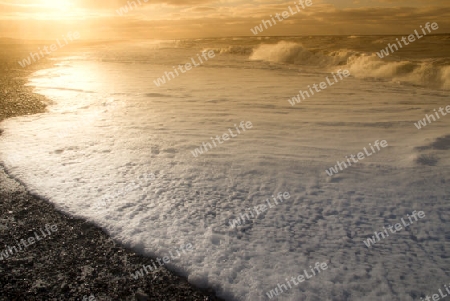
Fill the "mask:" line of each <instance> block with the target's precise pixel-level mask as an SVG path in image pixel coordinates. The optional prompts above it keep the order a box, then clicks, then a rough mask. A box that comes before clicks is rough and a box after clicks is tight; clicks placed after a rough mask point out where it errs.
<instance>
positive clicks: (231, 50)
mask: <svg viewBox="0 0 450 301" xmlns="http://www.w3.org/2000/svg"><path fill="white" fill-rule="evenodd" d="M208 50H214V52H215V53H220V54H237V55H250V54H251V53H252V52H253V46H228V47H217V48H205V49H203V50H202V51H208Z"/></svg>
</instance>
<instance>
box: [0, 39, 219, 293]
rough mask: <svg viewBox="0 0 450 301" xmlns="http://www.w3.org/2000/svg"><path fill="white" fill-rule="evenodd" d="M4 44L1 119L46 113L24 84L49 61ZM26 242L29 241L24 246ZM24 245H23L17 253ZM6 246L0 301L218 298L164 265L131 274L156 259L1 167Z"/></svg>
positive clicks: (0, 211) (0, 246) (0, 265)
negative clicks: (26, 60) (27, 60)
mask: <svg viewBox="0 0 450 301" xmlns="http://www.w3.org/2000/svg"><path fill="white" fill-rule="evenodd" d="M2 46H5V47H2V50H0V54H1V55H0V70H1V73H0V121H1V120H3V119H5V118H9V117H13V116H18V115H26V114H35V113H40V112H44V111H45V107H46V104H48V103H49V100H47V99H45V98H44V97H42V96H40V95H37V94H33V93H32V91H31V90H32V88H31V87H25V86H24V84H25V83H26V77H27V75H28V74H29V73H30V72H32V71H33V70H37V69H38V68H43V67H44V66H45V65H47V64H48V62H45V61H43V62H37V63H36V64H34V65H32V66H29V67H27V68H24V69H23V68H22V67H20V66H19V64H18V63H17V61H18V60H19V59H21V58H22V57H23V56H26V55H25V54H26V53H28V52H29V51H28V52H27V48H29V47H28V46H24V45H16V46H12V45H2ZM34 48H36V46H34ZM0 128H1V125H0ZM0 162H1V161H0ZM46 225H48V226H51V225H56V226H57V231H55V232H52V231H50V230H49V232H46V230H45V226H46ZM41 229H43V230H41ZM42 231H44V233H47V236H46V237H43V235H44V234H43V233H42ZM48 233H50V234H48ZM30 237H33V238H35V239H34V240H35V241H34V243H30V242H29V238H30ZM38 237H40V240H38ZM21 239H25V240H26V241H28V242H26V244H27V245H28V246H27V247H26V248H25V247H24V245H23V244H22V243H20V240H21ZM32 241H33V240H32ZM19 243H20V246H21V248H24V250H22V251H20V250H19ZM8 246H9V247H11V249H10V250H9V251H7V253H6V254H7V255H8V257H7V258H3V259H0V300H1V301H3V300H20V301H22V300H158V301H159V300H174V301H179V300H202V301H206V300H221V299H219V298H217V297H216V296H215V293H214V292H213V291H211V290H203V289H199V288H196V287H194V286H192V285H191V284H189V283H188V282H187V280H186V279H185V278H184V277H181V276H178V275H176V274H175V273H173V272H170V271H168V270H167V269H166V268H164V266H163V267H159V268H158V269H157V270H155V271H152V272H149V274H147V275H144V277H140V278H139V279H133V278H132V277H131V273H134V272H135V271H137V270H139V269H140V268H142V266H143V265H151V263H152V258H150V257H146V256H142V255H139V254H136V253H134V252H133V251H131V250H129V249H127V248H124V247H123V246H121V245H120V244H119V243H117V242H115V241H114V240H113V239H111V237H109V236H108V235H107V234H106V233H105V232H104V231H103V230H102V229H100V228H99V227H97V226H95V225H93V224H91V223H88V222H86V221H84V220H82V219H78V218H73V217H71V216H68V215H66V214H64V213H61V212H59V211H57V210H56V209H55V207H54V206H53V205H52V204H50V203H49V202H47V201H46V200H43V199H41V198H39V197H37V196H35V195H32V194H30V193H29V192H28V191H27V190H26V187H25V186H24V185H22V184H21V183H19V182H18V181H17V180H15V179H13V178H11V177H10V176H9V175H8V173H7V171H6V170H5V168H4V166H3V165H1V164H0V254H1V252H3V253H4V252H5V251H6V250H8ZM14 246H15V247H16V249H17V250H18V251H17V252H16V251H15V250H14V248H13V247H14ZM4 257H6V256H4ZM83 298H84V299H83ZM94 298H95V299H94Z"/></svg>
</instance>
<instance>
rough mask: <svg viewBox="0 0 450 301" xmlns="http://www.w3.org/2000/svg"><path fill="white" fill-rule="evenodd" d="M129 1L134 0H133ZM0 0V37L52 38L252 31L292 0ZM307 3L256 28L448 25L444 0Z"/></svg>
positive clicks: (380, 29)
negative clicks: (132, 0) (131, 3)
mask: <svg viewBox="0 0 450 301" xmlns="http://www.w3.org/2000/svg"><path fill="white" fill-rule="evenodd" d="M135 1H136V3H137V1H138V0H135ZM139 1H140V2H141V4H138V5H137V7H136V8H134V9H133V10H132V11H130V12H128V13H126V14H124V15H123V16H120V15H119V14H118V13H117V11H118V10H119V9H120V8H121V7H122V6H126V5H127V0H96V1H91V0H0V37H9V38H18V39H51V38H52V37H54V38H55V39H56V38H58V37H59V36H61V35H62V34H66V33H67V32H68V31H78V32H80V35H81V38H82V39H124V38H125V39H143V38H144V39H145V38H156V39H165V38H168V39H171V38H193V37H221V36H252V35H253V34H252V32H251V31H250V28H254V27H255V26H257V25H259V24H260V23H261V20H262V19H269V16H270V15H274V14H275V13H281V12H283V11H285V10H287V8H288V7H289V6H292V7H294V1H270V0H254V1H245V0H219V1H211V0H149V1H148V2H147V3H145V2H144V1H145V0H139ZM312 2H313V5H312V6H311V7H308V8H307V9H305V10H303V11H302V12H301V13H298V14H296V15H294V16H291V17H290V18H288V19H286V20H284V21H283V22H279V23H278V24H277V25H276V26H273V27H271V28H269V29H267V30H265V31H264V33H263V34H262V35H271V36H276V35H281V36H285V35H328V34H330V35H335V34H342V35H358V34H404V33H409V32H411V31H413V30H414V29H416V28H418V27H419V26H420V25H422V24H425V23H426V22H438V23H439V27H440V29H439V32H438V33H449V32H450V1H448V0H427V1H423V0H421V1H419V0H412V1H410V0H336V1H331V0H312Z"/></svg>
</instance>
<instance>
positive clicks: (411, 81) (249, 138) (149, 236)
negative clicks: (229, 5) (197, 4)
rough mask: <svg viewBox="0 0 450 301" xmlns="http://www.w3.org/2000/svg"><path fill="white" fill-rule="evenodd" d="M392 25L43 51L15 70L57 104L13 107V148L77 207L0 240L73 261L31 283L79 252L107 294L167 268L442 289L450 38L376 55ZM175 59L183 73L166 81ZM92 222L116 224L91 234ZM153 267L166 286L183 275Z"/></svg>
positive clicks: (293, 292) (83, 291)
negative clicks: (381, 29)
mask: <svg viewBox="0 0 450 301" xmlns="http://www.w3.org/2000/svg"><path fill="white" fill-rule="evenodd" d="M396 38H398V37H397V36H295V37H227V38H205V39H181V40H139V41H121V42H117V43H113V42H111V43H108V44H105V43H101V42H98V43H91V44H84V45H79V46H77V48H75V47H74V48H70V47H69V45H68V46H67V47H65V48H64V49H62V50H59V51H58V52H55V53H52V55H51V57H50V58H49V59H48V60H39V62H35V63H34V64H32V65H31V66H29V67H30V68H35V69H34V70H33V69H30V70H29V71H32V72H31V73H27V74H26V75H23V76H22V75H21V76H14V78H27V79H28V83H27V85H30V86H32V87H34V92H35V93H38V95H41V96H42V97H44V96H45V97H46V100H44V104H46V111H45V112H41V111H37V112H34V113H35V114H32V115H23V114H22V115H20V116H16V117H11V118H7V119H4V120H3V121H2V123H1V125H0V127H1V129H2V130H3V133H2V135H1V136H0V160H1V161H2V162H3V163H4V166H5V169H6V170H7V171H8V172H7V173H8V174H9V175H10V176H11V177H13V178H14V179H17V180H18V181H19V182H20V183H22V184H23V186H24V187H26V190H27V191H28V192H29V193H30V194H31V195H34V196H39V199H41V200H42V204H45V203H48V204H51V206H54V208H56V210H58V211H60V212H63V213H64V214H66V215H67V218H68V219H69V220H72V219H73V221H76V223H79V226H76V225H72V224H67V225H66V224H65V223H64V222H61V221H60V218H59V217H58V218H57V217H56V216H55V217H53V216H48V214H47V213H45V214H43V217H42V219H40V220H36V221H33V222H32V224H31V225H28V226H26V227H22V228H20V229H18V230H17V231H15V232H12V233H11V234H9V235H10V236H11V235H14V236H11V237H10V236H8V237H10V238H8V239H6V238H5V243H4V245H5V246H2V247H1V248H0V254H4V255H5V250H7V251H8V250H9V247H11V248H12V251H11V252H9V257H8V258H7V259H6V260H8V261H10V260H11V261H14V259H15V258H18V257H17V256H19V255H20V256H24V258H26V256H28V254H30V252H31V251H32V250H35V249H37V248H44V249H43V250H42V252H41V253H38V254H37V255H36V256H35V257H34V258H33V259H32V260H30V263H29V264H33V265H36V262H37V261H38V260H41V258H44V260H47V258H48V260H49V261H50V262H55V263H59V262H61V264H62V266H58V267H57V268H53V269H52V270H51V273H52V274H51V276H49V277H46V278H45V279H44V280H46V282H45V281H37V280H36V281H30V283H31V287H32V288H33V287H34V288H38V287H40V286H45V285H47V286H50V284H55V283H56V282H57V288H58V289H61V288H60V286H61V285H62V284H63V280H64V279H66V278H64V276H61V277H62V278H61V279H63V280H61V281H59V280H58V279H59V278H58V277H59V273H60V271H64V270H68V271H69V272H68V273H69V274H68V275H69V276H67V279H69V278H70V279H72V278H75V284H77V285H78V286H72V287H71V288H72V289H73V290H74V291H75V292H74V293H73V296H75V295H77V296H78V297H79V298H83V296H88V295H89V296H90V294H91V293H92V294H93V296H95V297H96V298H98V299H100V300H101V298H106V299H105V300H108V299H107V298H111V299H112V300H117V299H118V300H122V299H125V300H126V298H131V299H132V298H136V297H135V295H134V294H136V292H137V291H138V289H139V288H140V289H141V290H144V291H145V293H146V294H147V295H148V296H149V299H150V300H153V299H154V300H159V297H154V296H155V295H154V294H156V293H153V292H152V291H151V290H150V291H146V289H147V287H148V285H153V283H154V280H155V279H156V280H158V279H164V277H165V276H161V277H162V278H158V277H159V276H156V278H155V274H157V273H160V271H161V270H164V268H165V267H167V268H168V270H170V271H174V272H176V273H177V274H179V275H181V276H183V277H186V279H187V282H183V283H184V285H186V287H188V288H189V289H190V290H192V291H194V290H195V289H194V288H192V287H191V286H188V283H190V284H192V285H195V286H196V287H200V288H209V289H212V290H213V291H214V292H215V294H216V295H217V296H218V297H220V298H222V299H223V300H227V301H241V300H242V301H264V300H267V298H272V297H277V298H279V299H280V300H283V301H313V300H329V299H331V300H337V301H341V300H342V301H344V300H345V301H359V300H367V301H378V300H389V301H393V300H395V301H397V300H398V301H413V300H414V301H415V300H420V298H421V297H424V296H425V295H426V293H428V292H429V291H437V290H438V289H439V288H441V287H442V285H443V284H444V283H445V282H443V279H445V277H447V274H448V266H449V264H450V258H449V257H448V256H447V249H448V237H449V228H448V226H447V225H448V222H449V221H450V214H449V209H450V208H449V206H448V200H449V193H450V190H449V189H450V187H449V186H448V181H449V176H450V171H449V169H448V166H450V157H449V156H448V150H449V149H450V135H449V131H448V126H449V124H450V116H448V114H447V113H446V108H447V106H448V105H450V104H449V103H448V89H449V88H450V86H449V83H450V78H449V76H448V75H449V74H450V73H449V70H450V66H449V61H448V49H450V39H449V37H448V35H427V36H426V37H423V38H422V39H421V40H420V43H419V42H418V41H417V42H416V43H412V44H410V45H408V47H404V48H403V49H401V50H399V51H398V52H397V51H396V52H395V53H392V54H391V55H389V58H388V59H383V58H380V57H379V56H377V55H376V52H379V51H380V49H382V48H383V47H386V46H385V45H387V44H388V43H390V42H392V41H395V40H396ZM400 38H401V36H400ZM436 45H438V46H439V47H436ZM4 49H6V48H4ZM210 51H213V52H214V53H215V56H214V57H212V58H210V59H208V60H207V61H203V63H202V64H197V65H198V66H193V68H192V69H191V70H187V69H186V73H179V76H175V75H176V74H177V73H176V71H177V70H178V69H176V66H177V65H179V64H184V65H185V66H186V62H189V61H192V60H191V59H192V58H198V55H199V54H200V53H204V54H205V55H207V53H208V52H210ZM26 56H27V55H24V57H26ZM40 64H43V65H40ZM19 68H20V67H19ZM27 70H28V69H27ZM183 70H185V69H183ZM29 71H26V72H29ZM180 72H182V71H181V69H180ZM171 73H173V76H172V74H171ZM163 74H164V75H166V77H167V78H169V77H170V78H171V79H170V81H166V82H165V83H164V85H158V84H157V83H158V80H157V79H158V78H161V76H162V75H163ZM327 79H328V80H327ZM155 81H156V82H155ZM24 89H29V88H27V87H25V88H24ZM29 91H30V90H29ZM27 95H28V94H27ZM41 96H35V97H36V99H39V98H40V97H41ZM30 97H31V96H30ZM30 99H32V98H30ZM47 99H48V100H47ZM300 100H301V101H300ZM292 102H295V105H292ZM34 103H36V105H33V106H34V107H39V106H38V105H37V103H38V101H37V100H35V101H34ZM431 114H432V115H431ZM419 123H420V124H419ZM2 182H3V181H2ZM11 185H15V184H11ZM11 185H10V186H11ZM11 193H12V194H13V195H14V192H11ZM284 193H288V194H286V197H284ZM287 196H289V197H287ZM36 198H37V197H36ZM33 199H35V198H33ZM267 200H269V201H267ZM10 202H11V203H12V204H14V203H15V202H17V201H14V200H11V201H10ZM14 205H15V204H14ZM48 206H50V205H48ZM25 207H27V208H29V207H30V206H29V205H28V203H25V205H24V206H23V208H25ZM19 208H20V207H19ZM43 208H48V207H43ZM24 210H25V209H23V210H21V211H20V212H26V211H24ZM27 210H28V209H27ZM9 211H12V212H13V214H14V212H16V211H17V209H14V208H12V209H6V210H5V212H6V213H5V216H8V214H9V213H8V212H9ZM44 211H45V210H44ZM422 213H424V214H425V216H424V218H421V219H420V222H415V219H414V217H413V214H415V215H416V216H418V214H420V216H422ZM32 216H33V217H36V218H37V217H39V218H41V214H35V213H33V215H32ZM409 217H411V220H410V219H409ZM402 218H403V220H404V221H405V223H403V222H402V224H401V225H400V226H401V227H402V228H401V231H397V230H395V232H394V230H393V229H394V228H395V229H400V228H399V227H398V226H397V224H398V223H399V221H402ZM16 220H20V217H18V218H16ZM410 221H414V222H413V223H411V222H410ZM17 223H18V222H17ZM10 224H11V222H9V220H8V222H7V225H8V227H10V226H9V225H10ZM13 225H14V224H13ZM53 225H56V227H57V231H52V230H51V229H52V226H53ZM65 225H66V226H65ZM88 225H90V226H88ZM93 225H96V226H98V227H100V228H95V227H94V226H93ZM91 226H92V227H94V228H95V229H102V230H101V231H103V232H99V233H98V236H95V238H92V237H91V232H90V231H88V230H86V229H85V228H84V227H88V229H91V228H89V227H91ZM389 227H393V228H389ZM72 228H73V229H72ZM76 229H78V230H76ZM389 229H391V230H389ZM5 231H6V230H5ZM96 231H97V230H96ZM45 233H47V234H46V237H44V238H42V236H43V235H44V234H45ZM101 233H106V234H107V235H105V236H101V235H104V234H101ZM38 237H39V238H41V239H40V240H39V239H38ZM97 237H104V238H102V239H100V238H97ZM82 238H85V239H86V243H80V245H74V243H75V242H79V241H78V240H81V239H82ZM22 239H23V242H22ZM53 241H57V243H55V245H54V246H53V245H49V244H48V243H49V242H53ZM71 241H73V243H71ZM99 241H105V242H107V241H109V242H110V244H107V245H102V244H100V243H99ZM116 245H122V246H124V247H125V249H116ZM62 246H68V249H69V250H73V255H72V256H70V255H66V253H67V252H68V251H64V250H65V249H64V248H63V247H62ZM13 247H16V248H17V249H20V248H22V249H24V250H23V251H22V250H17V251H16V250H15V249H14V248H13ZM94 247H95V248H97V247H99V248H100V249H99V250H98V251H90V250H91V249H90V248H94ZM45 248H51V250H55V251H52V252H55V255H54V256H53V255H52V256H47V257H46V256H45V255H44V254H47V253H46V252H49V251H48V249H45ZM83 250H87V251H83ZM95 250H97V249H95ZM126 250H129V251H126ZM133 252H135V253H136V254H142V255H144V256H145V257H142V261H140V262H139V261H138V260H137V259H136V261H134V258H137V257H135V256H134V255H133V256H132V255H131V254H133ZM92 253H94V254H101V256H103V257H101V256H100V257H99V258H97V259H95V260H93V259H91V258H90V257H89V256H91V254H92ZM52 254H53V253H52ZM83 256H84V257H83ZM136 256H137V255H136ZM65 257H69V261H68V263H67V265H66V266H64V265H63V261H62V260H61V258H65ZM50 258H51V259H50ZM53 258H56V259H53ZM139 258H141V257H139ZM88 260H89V262H88ZM107 260H112V262H111V263H109V262H108V261H107ZM75 262H76V263H77V264H78V263H80V264H81V266H79V265H75V266H74V267H72V264H74V263H75ZM55 263H53V264H55ZM317 263H319V265H320V264H322V263H323V264H324V266H325V264H326V267H327V268H326V269H321V271H320V273H319V271H318V270H317V269H315V268H313V267H315V266H316V264H317ZM24 267H27V266H26V265H24ZM39 267H40V265H37V269H36V270H39ZM42 267H47V262H45V264H43V265H42ZM107 267H108V268H110V269H107ZM105 269H107V271H111V272H110V273H109V272H108V273H107V275H106V276H105V277H103V275H104V273H105V272H104V271H105ZM28 270H29V271H32V269H31V268H30V269H27V271H28ZM74 270H75V271H74ZM33 271H34V270H33ZM155 271H156V273H155ZM305 271H306V272H305ZM313 272H314V273H317V274H316V275H313V274H311V273H313ZM64 275H65V274H64ZM117 275H121V276H120V277H118V276H117ZM158 275H159V274H158ZM164 275H166V274H164ZM167 275H169V274H167ZM302 275H305V276H306V277H303V278H301V277H300V278H299V276H302ZM77 277H78V278H77ZM168 277H169V276H168ZM170 277H172V276H170ZM174 277H175V276H174ZM292 277H296V278H292ZM85 279H88V280H86V281H85ZM170 279H174V278H170ZM292 279H294V280H295V281H294V280H292ZM156 280H155V281H156ZM96 281H100V282H101V283H100V284H99V285H98V286H95V284H96V283H97V282H96ZM149 281H151V282H150V283H149ZM158 281H159V280H158ZM180 281H181V280H180ZM297 281H298V282H297ZM6 283H8V286H6V287H10V285H11V281H10V280H8V281H6ZM13 283H14V282H13ZM45 283H50V284H45ZM158 283H160V284H161V285H162V286H163V287H165V289H166V292H167V290H168V291H172V289H173V288H174V286H173V283H176V281H172V280H169V281H168V282H167V283H166V282H164V281H160V282H158ZM33 285H34V286H33ZM114 285H117V286H114ZM107 286H108V287H107ZM52 287H54V286H52ZM64 287H65V286H64ZM93 287H94V288H93ZM152 287H153V286H152ZM175 287H176V289H174V290H175V291H177V292H178V287H179V286H175ZM30 289H31V288H29V290H30ZM277 289H278V290H277ZM195 292H196V293H192V294H194V295H193V296H197V295H195V294H199V295H198V296H201V297H200V298H203V296H204V295H205V294H206V295H207V296H209V295H210V294H211V295H213V294H212V292H211V291H207V292H202V291H198V290H195ZM152 294H153V295H152ZM189 295H191V293H189ZM75 298H77V297H75ZM169 298H172V297H169ZM179 298H181V297H179V296H175V297H173V299H175V300H178V299H179ZM183 298H184V297H183ZM210 298H214V297H212V296H211V297H210Z"/></svg>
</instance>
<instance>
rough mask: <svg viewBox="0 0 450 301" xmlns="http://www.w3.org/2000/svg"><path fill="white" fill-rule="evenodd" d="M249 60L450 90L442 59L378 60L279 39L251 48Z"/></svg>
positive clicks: (449, 69) (448, 69)
mask: <svg viewBox="0 0 450 301" xmlns="http://www.w3.org/2000/svg"><path fill="white" fill-rule="evenodd" d="M249 59H250V60H257V61H266V62H270V63H278V64H294V65H304V66H314V67H320V68H325V69H326V70H327V71H329V69H332V68H335V67H336V66H339V67H343V66H345V67H346V68H347V69H349V70H350V73H351V74H352V76H354V77H357V78H364V79H377V80H391V81H394V82H400V83H409V84H415V85H421V86H426V87H429V88H438V89H446V90H450V64H449V62H444V61H418V62H413V61H408V60H394V59H393V58H392V57H390V58H389V59H380V58H379V57H378V56H377V55H376V54H375V53H361V52H357V51H352V50H348V49H340V50H337V51H331V52H328V53H326V52H324V51H317V50H316V51H314V50H308V49H306V48H305V47H303V45H301V44H298V43H294V42H286V41H280V42H279V43H277V44H262V45H259V46H258V47H256V48H255V49H254V50H253V53H252V54H251V55H250V57H249Z"/></svg>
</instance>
